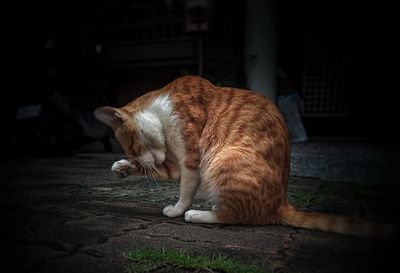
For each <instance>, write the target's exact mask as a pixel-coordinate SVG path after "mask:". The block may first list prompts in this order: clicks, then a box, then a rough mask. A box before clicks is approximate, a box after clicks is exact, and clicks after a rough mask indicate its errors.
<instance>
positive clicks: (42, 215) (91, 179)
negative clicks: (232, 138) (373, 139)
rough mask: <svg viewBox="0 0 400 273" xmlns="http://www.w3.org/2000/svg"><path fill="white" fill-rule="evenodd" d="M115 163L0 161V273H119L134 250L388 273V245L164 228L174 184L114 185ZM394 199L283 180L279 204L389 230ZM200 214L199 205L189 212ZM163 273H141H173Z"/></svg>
mask: <svg viewBox="0 0 400 273" xmlns="http://www.w3.org/2000/svg"><path fill="white" fill-rule="evenodd" d="M121 158H122V155H121V154H106V153H78V154H75V155H71V156H59V157H51V158H50V157H49V158H44V157H42V158H18V159H10V160H7V161H5V160H4V159H3V162H2V167H1V182H0V212H1V218H2V220H1V222H2V224H1V227H0V240H1V242H2V244H1V246H2V254H1V257H2V258H1V264H0V272H4V273H6V272H54V273H63V272H80V273H94V272H96V273H101V272H110V273H111V272H115V273H120V272H127V270H128V268H132V264H131V261H130V260H129V259H128V258H127V253H128V252H129V251H132V250H137V249H143V248H146V249H154V250H163V249H164V250H179V251H184V253H187V254H188V255H204V256H210V257H211V256H216V255H222V256H224V257H228V258H230V259H232V260H235V261H239V262H242V263H247V264H255V265H257V266H259V267H261V268H264V269H265V270H266V272H293V273H295V272H314V273H317V272H324V273H327V272H363V273H366V272H398V267H399V266H398V264H397V262H398V259H397V256H398V254H397V252H398V251H397V249H398V245H397V243H396V242H394V241H379V240H371V239H360V238H355V237H351V236H343V235H338V234H331V233H325V232H316V231H309V230H303V229H295V228H290V227H285V226H277V225H270V226H229V225H228V226H223V225H197V224H188V223H185V221H184V220H183V218H182V217H180V218H176V219H168V218H166V217H164V216H163V215H162V213H161V210H162V208H163V207H164V206H166V205H169V204H174V203H175V202H176V200H177V198H178V193H179V190H178V184H177V183H173V182H158V183H156V182H154V181H152V180H150V179H146V178H132V177H128V178H124V179H122V180H121V179H117V178H115V177H114V176H113V175H112V173H111V171H110V166H111V164H112V163H113V162H114V161H116V160H119V159H121ZM397 189H398V188H397ZM397 189H396V187H381V186H377V185H374V184H372V185H369V184H368V185H358V184H355V183H349V182H346V183H342V182H340V181H335V182H332V181H324V180H321V179H311V178H302V177H297V176H292V177H291V178H290V183H289V196H290V200H291V201H292V202H293V204H294V205H295V206H296V207H298V208H301V209H304V210H316V211H324V212H328V213H340V214H346V215H353V216H362V217H367V218H372V219H378V220H393V217H397V216H396V215H398V210H397V209H396V204H398V201H397V200H398V193H399V192H398V191H397ZM208 206H209V204H207V203H206V202H205V201H204V200H199V199H197V200H196V202H195V203H194V204H193V207H195V208H204V209H206V208H208ZM396 210H397V211H396ZM168 270H169V271H163V269H162V268H161V269H157V270H153V271H151V272H174V270H173V268H172V269H171V268H169V269H168ZM179 272H182V271H179ZM193 272H195V271H193ZM197 272H203V271H200V270H198V271H197Z"/></svg>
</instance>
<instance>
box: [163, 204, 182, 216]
mask: <svg viewBox="0 0 400 273" xmlns="http://www.w3.org/2000/svg"><path fill="white" fill-rule="evenodd" d="M162 212H163V214H164V215H165V216H167V217H170V218H174V217H178V216H181V215H183V213H184V212H185V210H184V209H182V208H177V207H176V206H166V207H165V208H164V209H163V211H162Z"/></svg>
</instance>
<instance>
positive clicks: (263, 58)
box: [7, 0, 393, 141]
mask: <svg viewBox="0 0 400 273" xmlns="http://www.w3.org/2000/svg"><path fill="white" fill-rule="evenodd" d="M357 2H358V1H352V2H351V3H350V2H349V1H331V0H329V1H322V2H321V1H316V0H311V1H306V2H300V1H291V0H281V1H276V0H264V1H263V0H248V1H245V0H229V1H228V0H129V1H128V0H98V1H90V0H83V1H57V3H55V2H54V1H41V2H40V3H36V2H30V3H27V4H26V5H25V6H24V7H13V8H12V11H14V12H15V15H14V16H13V19H12V21H11V22H12V24H11V26H10V32H11V33H12V35H11V37H10V39H8V41H10V44H11V47H12V49H11V50H10V52H11V53H12V54H11V58H12V62H13V64H12V65H11V69H10V70H11V71H12V72H13V78H12V80H13V84H14V87H15V89H16V90H18V92H19V94H20V96H18V98H13V99H10V100H11V102H10V103H9V104H8V105H7V107H8V108H7V109H9V111H7V113H8V118H9V119H10V120H14V119H15V116H14V114H13V113H16V112H17V110H16V109H17V108H18V107H19V106H21V105H28V106H29V105H38V104H46V103H47V105H52V107H53V109H52V110H51V111H48V112H47V113H48V115H49V116H52V115H58V114H60V113H59V110H60V109H63V110H62V111H61V112H62V113H61V114H60V115H62V116H63V117H62V118H61V119H56V120H55V121H54V126H55V127H57V124H59V123H60V120H64V119H66V120H69V121H71V120H72V122H75V123H76V120H77V119H76V117H77V116H79V115H80V114H81V113H86V114H87V113H90V111H92V110H93V109H94V108H95V107H97V106H99V105H102V104H110V105H114V106H121V105H123V104H125V103H127V102H128V101H130V100H132V99H133V98H135V97H137V96H139V95H141V94H143V93H144V92H146V91H148V90H151V89H155V88H158V87H160V86H163V85H164V84H166V83H167V82H170V81H171V80H173V79H174V78H176V77H178V76H181V75H186V74H200V75H202V76H204V77H205V78H207V79H209V80H211V81H212V82H213V83H215V84H217V85H225V86H235V87H240V88H249V89H252V90H255V91H258V92H261V93H263V94H265V95H266V96H268V97H270V98H271V99H272V100H275V97H276V95H277V92H278V91H279V86H278V80H277V79H278V71H280V70H283V71H285V73H286V75H287V76H288V77H289V79H290V81H291V86H292V89H293V91H295V92H297V93H298V94H299V96H300V97H301V98H302V100H303V106H304V107H303V108H302V113H301V114H302V116H303V121H304V124H305V129H306V131H307V133H308V134H309V136H310V137H311V138H313V137H341V138H342V137H357V138H359V137H363V138H364V137H367V138H370V137H376V136H387V134H386V133H385V128H386V127H385V126H384V125H382V120H385V118H386V117H388V116H390V115H391V114H392V112H393V110H392V109H393V108H392V107H390V106H392V105H393V102H392V100H390V99H389V100H387V99H386V98H385V96H382V95H379V94H380V93H379V91H377V90H382V88H384V85H383V83H384V82H385V80H384V79H385V77H386V73H387V71H388V68H387V67H385V65H386V63H385V62H384V61H382V60H388V59H390V58H391V53H390V50H387V49H388V48H387V45H389V44H390V43H389V42H388V40H387V32H386V31H385V30H386V28H384V27H382V26H383V24H380V23H378V22H376V21H374V20H371V14H378V13H379V7H380V6H372V4H370V3H357ZM374 12H375V13H374ZM383 22H384V21H383ZM386 78H387V77H386ZM44 101H46V103H43V102H44ZM49 101H50V103H49ZM54 101H56V103H54ZM60 105H63V106H62V107H61V106H60ZM50 108H51V107H50ZM27 109H37V108H35V107H33V108H32V107H31V108H27ZM43 109H45V110H46V109H49V107H47V106H46V107H44V108H43ZM55 109H56V114H55V112H54V111H53V110H55ZM71 109H72V110H71ZM57 111H58V112H57ZM71 113H72V114H71ZM46 122H47V121H46ZM46 122H44V124H46ZM39 123H40V122H39ZM42 123H43V122H42ZM42 123H40V124H42ZM28 124H30V122H28ZM371 124H372V128H373V129H372V130H371ZM41 126H42V125H41ZM74 126H78V127H79V124H78V125H77V124H74V125H71V128H74ZM16 127H19V125H18V126H16ZM53 129H54V128H50V129H47V130H50V131H52V130H53ZM57 130H58V129H57ZM71 130H72V131H74V129H71ZM60 134H61V135H68V134H69V133H68V134H67V133H65V132H64V131H63V130H61V131H60ZM52 137H53V136H52ZM52 137H50V138H52ZM10 138H13V137H10ZM14 140H15V138H14ZM71 141H75V140H71Z"/></svg>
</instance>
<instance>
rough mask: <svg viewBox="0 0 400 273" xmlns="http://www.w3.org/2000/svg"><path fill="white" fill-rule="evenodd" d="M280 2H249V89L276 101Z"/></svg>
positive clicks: (247, 58) (247, 12) (255, 0)
mask: <svg viewBox="0 0 400 273" xmlns="http://www.w3.org/2000/svg"><path fill="white" fill-rule="evenodd" d="M276 4H277V3H276V1H275V0H247V1H246V29H245V30H246V35H245V53H244V54H245V56H244V58H245V62H246V78H247V84H248V86H249V88H250V89H251V90H253V91H257V92H260V93H262V94H264V95H265V96H266V97H268V98H269V99H271V100H273V101H274V100H275V95H276V91H277V49H276V39H277V38H276V36H277V35H276V12H277V11H276Z"/></svg>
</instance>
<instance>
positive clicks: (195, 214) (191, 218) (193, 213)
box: [185, 209, 201, 223]
mask: <svg viewBox="0 0 400 273" xmlns="http://www.w3.org/2000/svg"><path fill="white" fill-rule="evenodd" d="M199 212H200V211H198V210H193V209H191V210H188V211H187V212H185V221H186V222H193V223H197V221H196V220H198V219H199V218H200V217H201V216H200V214H201V213H199Z"/></svg>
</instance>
